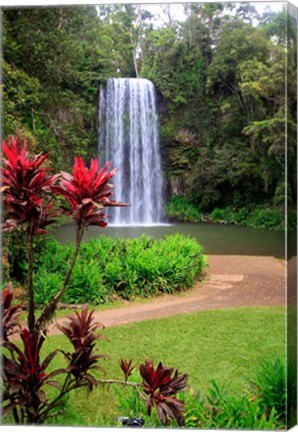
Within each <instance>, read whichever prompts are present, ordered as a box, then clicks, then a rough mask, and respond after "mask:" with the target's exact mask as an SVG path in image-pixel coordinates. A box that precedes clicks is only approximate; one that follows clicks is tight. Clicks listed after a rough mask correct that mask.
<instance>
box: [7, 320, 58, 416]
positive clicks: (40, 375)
mask: <svg viewBox="0 0 298 432" xmlns="http://www.w3.org/2000/svg"><path fill="white" fill-rule="evenodd" d="M20 335H21V339H22V342H23V348H22V349H21V348H19V347H17V346H16V345H15V344H14V343H12V342H5V343H4V347H5V348H6V349H7V350H8V351H9V352H10V354H11V358H8V357H7V356H6V355H5V354H4V355H3V371H2V374H3V382H4V384H5V392H4V402H5V401H7V402H8V403H7V404H6V405H5V406H4V415H7V414H8V413H9V412H10V411H12V410H13V409H14V408H15V407H21V408H22V409H24V410H25V411H26V412H27V418H28V419H29V421H31V422H34V420H35V418H36V417H37V416H38V412H39V411H40V409H41V408H42V407H44V406H45V404H46V396H45V393H44V391H43V390H42V389H41V387H42V386H43V385H44V384H48V385H52V386H55V387H59V384H58V383H57V382H56V381H52V380H51V379H52V378H53V377H54V376H55V375H58V374H60V373H62V372H65V370H64V369H59V370H57V371H54V372H51V373H50V374H47V373H46V369H47V367H48V365H49V364H50V362H51V361H52V359H53V358H54V357H55V355H56V353H57V351H54V352H52V353H51V354H49V355H48V356H47V357H46V358H45V359H44V361H43V362H41V361H40V350H41V348H42V345H43V342H44V340H45V336H44V335H42V334H40V333H38V332H35V333H30V332H29V330H28V329H26V328H24V329H22V330H21V331H20Z"/></svg>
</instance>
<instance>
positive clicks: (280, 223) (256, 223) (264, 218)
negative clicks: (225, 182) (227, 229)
mask: <svg viewBox="0 0 298 432" xmlns="http://www.w3.org/2000/svg"><path fill="white" fill-rule="evenodd" d="M210 220H211V221H213V222H222V223H229V224H239V225H244V226H249V227H252V228H265V229H274V230H283V229H284V217H283V214H282V213H281V212H280V211H279V210H278V209H276V208H269V207H268V208H255V209H253V208H252V206H247V207H243V208H239V209H236V208H234V207H232V206H228V207H222V208H215V209H214V210H213V211H212V212H211V214H210ZM293 220H294V219H293ZM291 223H292V224H293V222H291Z"/></svg>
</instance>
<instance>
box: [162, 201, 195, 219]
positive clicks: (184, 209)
mask: <svg viewBox="0 0 298 432" xmlns="http://www.w3.org/2000/svg"><path fill="white" fill-rule="evenodd" d="M165 213H166V215H167V216H168V217H169V218H171V219H174V220H176V221H178V222H194V223H196V222H200V220H201V212H200V210H199V209H198V208H197V207H195V206H194V205H193V204H192V203H191V202H190V201H189V200H188V199H187V198H186V197H184V196H180V195H173V197H172V199H171V201H169V202H168V203H167V204H166V206H165Z"/></svg>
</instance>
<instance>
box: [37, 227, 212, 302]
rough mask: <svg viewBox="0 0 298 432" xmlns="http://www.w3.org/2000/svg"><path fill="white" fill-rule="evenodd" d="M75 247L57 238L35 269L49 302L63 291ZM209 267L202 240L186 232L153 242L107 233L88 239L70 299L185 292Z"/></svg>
mask: <svg viewBox="0 0 298 432" xmlns="http://www.w3.org/2000/svg"><path fill="white" fill-rule="evenodd" d="M73 247H74V246H73V245H68V246H62V245H61V244H59V243H57V242H56V241H54V240H51V241H49V242H48V244H47V249H46V252H45V254H44V255H43V257H42V259H41V261H40V262H39V267H38V269H37V270H36V271H35V275H34V283H35V300H36V302H37V303H38V304H45V303H47V302H48V301H49V299H51V298H52V297H53V295H55V294H56V292H58V291H59V289H60V286H61V284H62V281H63V277H64V275H65V273H66V271H67V263H68V261H69V259H70V257H71V256H72V253H73ZM205 265H206V262H205V257H204V255H203V251H202V247H201V246H200V244H199V243H198V242H197V241H196V240H194V239H191V238H189V237H185V236H182V235H180V234H175V235H170V236H167V237H166V238H165V239H164V240H162V239H161V240H153V239H152V238H150V237H146V236H141V237H140V238H136V239H127V240H124V239H120V238H112V237H107V236H101V237H99V238H97V239H92V240H91V241H89V242H86V243H83V244H82V245H81V249H80V252H79V256H78V259H77V262H76V264H75V266H74V269H73V273H72V276H71V279H70V284H69V287H68V289H67V290H66V292H65V293H64V295H63V297H62V301H63V302H64V303H71V304H82V303H86V302H88V303H91V304H94V305H95V304H100V303H105V302H110V301H113V300H115V299H117V298H119V297H120V298H122V299H127V300H130V299H132V298H135V297H151V296H154V295H158V294H162V293H174V292H178V291H183V290H185V289H187V288H189V287H191V286H193V284H194V281H195V279H196V278H199V277H201V276H202V271H203V269H204V267H205Z"/></svg>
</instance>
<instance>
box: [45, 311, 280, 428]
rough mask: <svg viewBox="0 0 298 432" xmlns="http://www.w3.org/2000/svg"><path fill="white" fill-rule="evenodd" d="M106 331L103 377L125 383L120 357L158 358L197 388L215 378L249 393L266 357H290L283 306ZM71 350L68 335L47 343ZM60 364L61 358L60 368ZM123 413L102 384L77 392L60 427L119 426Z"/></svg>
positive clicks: (206, 313) (238, 392)
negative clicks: (250, 384) (79, 425)
mask: <svg viewBox="0 0 298 432" xmlns="http://www.w3.org/2000/svg"><path fill="white" fill-rule="evenodd" d="M103 333H104V334H105V335H106V336H107V337H108V340H106V341H105V340H100V341H99V342H98V345H99V351H100V352H101V353H106V354H108V355H109V356H110V359H105V360H102V361H101V365H102V366H103V367H104V369H105V372H106V376H104V375H102V376H101V378H103V379H104V378H106V379H112V378H114V379H119V378H120V379H122V375H121V372H120V368H119V359H120V358H121V357H123V358H125V359H130V358H133V359H134V361H135V363H138V362H141V361H143V360H144V358H153V359H154V360H155V362H157V361H162V362H163V363H164V364H165V365H167V366H173V367H175V368H178V369H179V371H181V372H186V373H188V374H189V383H190V385H191V386H192V387H193V388H195V389H196V388H203V389H204V387H205V386H207V385H209V383H210V380H212V379H214V380H216V381H217V382H218V383H219V384H220V385H224V386H225V388H226V390H227V391H229V393H231V394H234V395H241V394H243V393H244V392H248V391H249V389H248V387H247V383H248V382H249V380H250V379H252V378H254V377H255V370H256V368H257V367H258V365H259V362H260V361H261V360H262V359H266V358H270V357H272V356H275V355H279V356H284V353H285V313H284V308H282V307H258V308H241V309H224V310H216V311H204V312H196V313H191V314H182V315H178V316H175V317H170V318H163V319H157V320H152V321H144V322H140V323H134V324H129V325H125V326H119V327H114V328H109V329H105V330H104V332H103ZM67 346H68V345H67V343H66V342H65V338H64V337H63V336H53V337H50V338H49V340H48V341H47V343H46V344H45V347H46V348H47V351H51V350H52V349H55V348H57V347H61V348H62V347H63V349H66V348H67ZM58 363H59V364H58ZM61 365H62V361H61V360H58V357H57V360H56V364H55V367H59V366H61ZM123 391H125V389H123ZM119 414H121V413H120V410H119V408H117V401H116V397H115V395H114V392H113V390H112V389H109V388H103V387H102V386H100V387H98V388H97V389H95V390H94V391H93V392H92V393H89V394H88V392H87V391H86V390H80V391H78V392H76V393H75V394H72V395H71V396H70V398H69V400H68V401H67V404H66V414H64V415H63V416H60V417H59V418H57V419H56V420H55V423H58V424H66V425H67V424H82V425H89V426H103V425H116V422H115V418H116V417H117V415H119Z"/></svg>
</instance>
